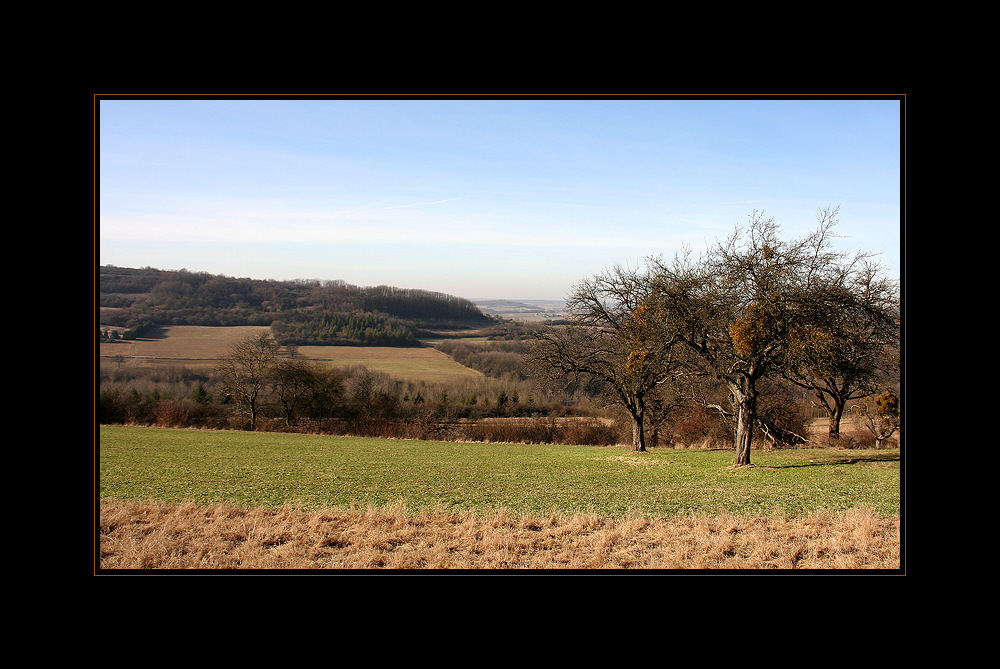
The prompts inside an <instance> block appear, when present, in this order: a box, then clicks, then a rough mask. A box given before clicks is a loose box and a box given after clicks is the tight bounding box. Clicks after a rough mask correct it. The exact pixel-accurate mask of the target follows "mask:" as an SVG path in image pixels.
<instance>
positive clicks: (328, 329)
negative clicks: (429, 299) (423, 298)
mask: <svg viewBox="0 0 1000 669" xmlns="http://www.w3.org/2000/svg"><path fill="white" fill-rule="evenodd" d="M271 331H272V332H273V333H274V338H275V341H277V342H278V343H279V344H282V345H284V346H287V345H289V344H292V345H295V346H329V345H341V346H344V345H348V346H349V345H352V344H359V343H364V344H365V345H367V346H418V345H419V344H420V342H419V341H418V340H417V338H416V336H414V334H413V330H411V329H410V328H409V327H407V326H406V325H405V324H404V323H402V322H401V321H400V320H399V319H396V318H389V317H387V316H382V315H380V314H371V313H369V314H365V313H353V314H342V313H332V312H328V311H321V312H292V313H291V314H290V315H289V319H288V320H276V321H274V322H273V323H271Z"/></svg>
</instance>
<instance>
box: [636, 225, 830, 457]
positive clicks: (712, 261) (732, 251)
mask: <svg viewBox="0 0 1000 669" xmlns="http://www.w3.org/2000/svg"><path fill="white" fill-rule="evenodd" d="M836 222H837V216H836V209H831V208H827V209H824V210H821V211H820V212H819V216H818V225H817V228H816V230H815V231H814V232H813V233H811V234H809V235H806V236H805V237H803V238H800V239H797V240H792V241H785V240H783V239H782V238H781V236H780V231H779V228H778V226H777V225H776V224H775V222H774V219H773V218H769V217H766V216H765V215H764V213H763V212H759V211H754V212H752V213H751V214H750V215H749V217H748V222H747V224H746V225H745V226H742V227H741V226H737V227H736V229H735V231H734V232H733V234H732V235H731V236H730V237H729V238H727V239H726V240H723V241H720V242H717V243H716V244H714V245H713V246H711V247H710V248H709V249H707V250H706V252H705V253H704V254H703V255H701V256H700V257H697V258H696V257H695V256H694V255H693V254H692V253H691V252H690V251H689V250H685V251H683V252H681V253H679V254H677V255H676V256H675V257H674V259H673V260H672V262H670V263H666V262H663V261H662V260H659V259H653V260H652V262H653V265H654V272H655V274H656V288H657V290H656V292H657V299H658V300H659V301H660V302H661V303H662V304H663V305H664V306H663V307H662V308H663V309H664V311H665V312H667V313H670V314H671V318H672V320H673V322H674V323H675V326H676V327H678V328H679V329H680V330H681V331H682V332H683V340H684V342H685V344H686V346H687V348H688V349H689V350H690V351H692V352H693V353H694V354H695V355H696V357H697V359H698V361H699V362H700V364H701V366H702V369H703V370H704V371H705V372H706V373H709V374H711V375H713V376H715V377H716V378H717V379H718V380H720V381H722V382H723V383H724V384H725V385H726V387H727V388H728V390H729V394H730V402H731V407H732V416H733V419H734V422H735V430H734V432H735V435H734V436H735V450H736V459H735V465H736V466H746V465H749V464H750V449H751V444H752V440H753V431H754V428H755V427H758V428H768V426H767V425H766V424H764V423H762V421H761V420H760V418H761V417H760V415H759V411H758V402H759V394H760V388H759V382H760V381H761V380H762V379H764V378H766V377H768V376H777V375H780V374H782V373H784V372H786V371H787V370H788V369H789V368H790V367H791V366H792V365H793V362H794V361H795V359H796V355H798V354H797V353H796V347H797V346H799V343H798V342H799V341H800V340H801V339H802V338H803V333H804V332H809V331H811V329H815V327H816V323H815V321H817V320H819V316H818V315H819V314H821V313H822V312H823V310H824V309H825V308H828V307H829V306H830V304H831V303H832V301H833V300H832V297H831V296H832V295H834V294H835V293H831V292H830V291H829V287H830V286H832V285H836V284H837V281H838V277H842V276H843V275H844V271H845V270H844V267H843V262H844V259H845V258H844V255H843V254H842V253H840V252H837V251H834V250H833V249H832V246H831V240H832V230H833V227H834V226H835V225H836ZM820 322H822V321H821V320H820ZM771 427H772V428H773V427H776V426H771ZM771 432H772V434H774V433H775V431H774V429H771Z"/></svg>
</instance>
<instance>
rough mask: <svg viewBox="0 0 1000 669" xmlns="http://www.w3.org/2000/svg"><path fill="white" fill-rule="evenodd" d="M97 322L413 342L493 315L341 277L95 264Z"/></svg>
mask: <svg viewBox="0 0 1000 669" xmlns="http://www.w3.org/2000/svg"><path fill="white" fill-rule="evenodd" d="M99 294H100V307H101V312H100V322H101V324H102V325H109V326H117V327H124V328H127V329H128V330H130V331H131V332H130V334H132V335H134V336H142V334H141V333H142V332H143V331H149V330H150V329H151V328H153V327H156V326H162V325H209V326H233V325H271V326H275V325H276V324H277V327H274V330H275V332H274V334H275V337H276V338H277V339H278V341H279V343H281V344H319V343H324V344H330V343H337V344H365V345H383V346H386V345H391V346H414V345H417V343H418V342H417V339H416V336H417V334H419V332H420V330H421V329H423V328H441V329H447V328H475V327H482V326H485V325H491V324H493V323H494V319H491V318H490V317H489V316H486V315H484V314H483V313H482V312H481V311H480V310H479V309H478V308H477V307H476V305H474V304H473V303H472V302H470V301H469V300H466V299H463V298H459V297H455V296H452V295H445V294H443V293H436V292H431V291H426V290H415V289H403V288H393V287H391V286H375V287H368V288H361V287H358V286H352V285H350V284H347V283H345V282H343V281H301V280H299V281H270V280H267V281H265V280H257V279H237V278H232V277H227V276H221V275H212V274H208V273H205V272H189V271H187V270H177V271H169V270H157V269H152V268H143V269H131V268H126V267H114V266H112V265H107V266H104V267H101V268H100V273H99Z"/></svg>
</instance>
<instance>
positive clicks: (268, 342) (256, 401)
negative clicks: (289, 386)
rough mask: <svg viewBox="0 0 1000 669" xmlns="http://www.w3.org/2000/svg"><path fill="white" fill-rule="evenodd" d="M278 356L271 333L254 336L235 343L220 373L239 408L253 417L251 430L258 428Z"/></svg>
mask: <svg viewBox="0 0 1000 669" xmlns="http://www.w3.org/2000/svg"><path fill="white" fill-rule="evenodd" d="M277 357H278V345H277V344H276V343H275V341H274V340H273V339H272V338H271V335H270V334H268V333H266V332H265V333H260V334H255V335H250V336H249V337H246V338H244V339H242V340H240V341H238V342H236V343H235V344H233V345H232V346H231V347H230V348H229V351H228V352H227V353H226V355H225V356H224V357H223V358H222V360H221V361H220V362H219V364H218V365H216V371H217V372H218V374H219V375H220V376H221V377H222V381H223V386H224V388H225V391H226V393H227V394H228V395H229V396H230V397H231V398H232V400H233V403H234V404H235V405H236V408H237V410H238V411H240V412H241V413H243V414H245V415H247V416H248V417H249V429H250V430H255V429H256V427H257V415H258V413H259V411H260V406H261V395H262V393H263V391H264V387H265V384H266V383H267V380H268V377H269V375H270V373H271V369H272V366H273V364H274V361H275V360H276V359H277Z"/></svg>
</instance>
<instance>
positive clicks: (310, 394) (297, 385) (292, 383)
mask: <svg viewBox="0 0 1000 669" xmlns="http://www.w3.org/2000/svg"><path fill="white" fill-rule="evenodd" d="M268 378H269V381H270V384H271V388H272V389H273V391H274V397H275V399H276V400H277V402H278V404H280V405H281V409H282V413H283V414H284V417H285V424H286V425H291V424H292V423H294V422H295V417H296V415H298V412H299V411H300V410H301V409H302V407H304V406H305V405H307V404H308V403H309V402H310V401H311V400H312V399H313V398H314V397H315V396H316V395H317V394H318V393H319V392H321V390H322V387H323V378H322V375H321V374H319V373H318V370H316V369H314V367H313V366H312V365H310V364H309V363H307V362H305V361H302V360H288V359H278V360H276V361H274V364H273V366H272V367H271V370H270V374H269V375H268Z"/></svg>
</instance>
